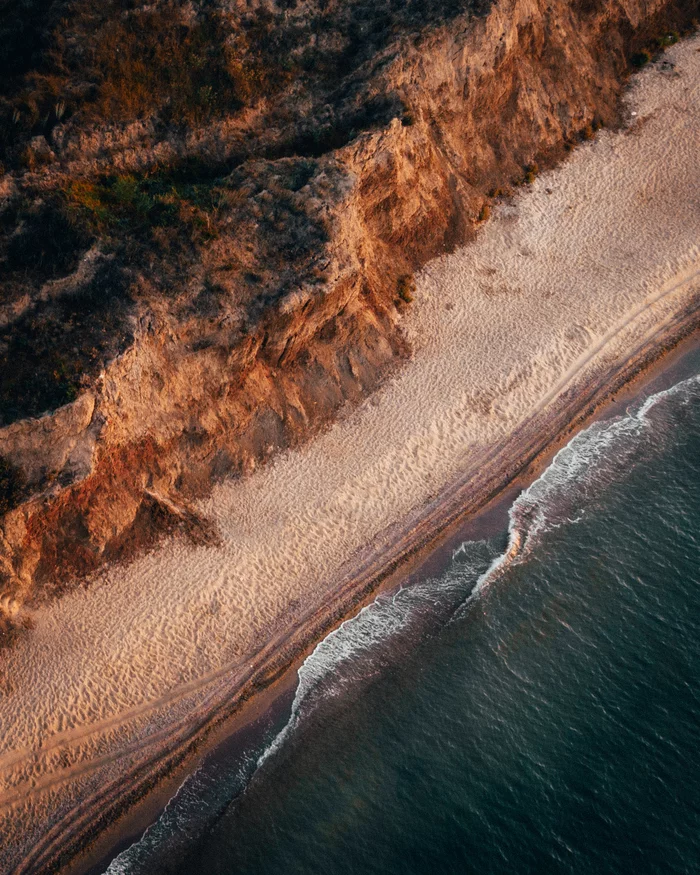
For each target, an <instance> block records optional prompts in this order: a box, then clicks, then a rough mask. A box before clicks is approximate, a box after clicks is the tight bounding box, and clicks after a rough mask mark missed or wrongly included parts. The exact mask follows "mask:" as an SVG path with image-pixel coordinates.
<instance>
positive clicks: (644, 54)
mask: <svg viewBox="0 0 700 875" xmlns="http://www.w3.org/2000/svg"><path fill="white" fill-rule="evenodd" d="M649 61H651V52H650V51H649V50H648V49H642V50H641V51H640V52H635V53H634V54H633V55H632V57H631V58H630V62H631V64H632V66H633V67H637V69H640V68H641V67H644V66H645V65H646V64H648V63H649Z"/></svg>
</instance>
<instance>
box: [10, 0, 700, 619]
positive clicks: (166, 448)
mask: <svg viewBox="0 0 700 875" xmlns="http://www.w3.org/2000/svg"><path fill="white" fill-rule="evenodd" d="M239 5H240V7H241V8H239ZM32 9H33V11H32V12H31V13H27V10H26V9H25V6H24V5H23V6H22V9H21V10H20V9H19V7H18V11H17V12H16V14H15V13H12V11H11V14H8V16H7V17H6V21H5V23H4V24H3V25H2V28H3V30H2V33H3V36H4V37H5V38H4V41H3V48H2V50H1V52H2V54H0V71H2V73H3V77H4V84H3V92H2V95H0V119H2V121H3V125H2V127H3V131H4V133H3V134H2V137H1V139H0V150H1V154H0V160H2V161H3V166H4V171H5V172H4V175H3V176H2V177H0V198H1V200H0V259H2V276H3V297H2V300H1V301H0V424H1V425H2V428H0V512H2V513H3V520H2V531H1V534H0V576H1V581H2V582H1V583H0V620H1V622H0V634H1V633H2V629H3V628H4V626H5V625H6V624H7V622H8V618H10V617H21V616H22V605H23V604H26V603H27V602H28V601H31V600H32V599H39V598H41V597H44V596H46V595H47V594H51V593H53V592H56V591H59V590H60V588H61V586H63V585H65V584H66V583H67V582H68V581H69V580H71V579H72V578H75V577H76V576H81V575H84V574H85V573H87V572H90V571H92V570H94V569H96V568H97V567H98V566H99V565H100V563H102V562H104V561H105V560H110V559H126V558H128V556H129V555H131V554H133V552H134V551H135V550H139V549H144V548H147V547H148V546H150V545H152V544H153V543H154V542H155V539H156V538H157V537H158V534H159V533H163V532H181V533H183V534H184V535H185V536H187V537H192V538H195V539H197V540H200V541H201V540H204V541H208V540H210V539H212V538H215V537H216V533H215V532H213V531H211V528H210V527H209V526H208V524H207V522H206V521H205V520H201V519H199V518H198V517H197V515H196V513H195V512H194V511H193V510H192V509H191V507H192V501H193V499H195V498H196V497H197V496H199V495H202V494H204V493H205V492H206V490H207V489H208V488H209V486H210V484H211V483H212V481H215V480H217V479H220V478H223V477H228V476H240V475H245V474H246V473H248V472H250V471H251V470H253V469H254V468H255V467H256V466H258V465H260V464H262V463H264V462H265V461H266V460H267V459H268V458H269V457H270V456H271V455H272V454H273V453H275V452H276V451H277V450H279V449H281V448H284V447H289V446H292V445H294V444H296V443H298V442H299V441H301V440H304V439H306V438H307V437H308V436H309V435H311V434H313V433H314V432H315V431H317V430H318V429H320V428H322V427H323V426H324V425H326V424H327V423H328V422H330V421H331V420H332V418H333V416H334V415H335V414H336V413H337V411H338V410H339V409H340V408H341V407H343V405H345V404H347V403H353V402H357V401H359V400H360V399H362V398H364V397H366V395H367V394H368V393H369V392H371V391H372V390H373V389H375V388H376V387H377V385H378V384H379V383H380V381H381V380H382V379H383V378H384V377H385V376H386V374H387V373H388V372H389V371H390V370H391V369H392V368H393V367H395V366H397V365H398V364H399V363H400V362H401V360H402V359H403V358H404V357H406V356H407V355H409V354H410V350H409V349H408V347H407V344H406V342H405V340H404V338H403V336H402V332H401V314H402V312H403V310H404V308H405V307H407V306H410V300H411V285H412V284H411V282H410V275H411V273H412V272H413V271H414V270H415V269H417V268H418V267H420V266H421V265H422V264H423V263H425V261H426V260H428V259H429V258H431V257H433V256H435V255H437V254H439V253H441V252H444V251H446V250H449V249H451V248H453V247H454V246H455V245H457V244H460V243H462V242H464V241H466V240H468V239H469V238H470V236H471V235H473V234H474V233H475V232H476V228H477V226H478V224H479V222H481V221H485V220H486V219H487V218H488V215H489V210H488V204H489V201H490V200H492V199H494V198H497V197H500V196H501V195H502V194H507V192H508V191H509V190H510V189H511V188H512V187H513V186H516V185H520V184H527V182H528V181H531V180H532V178H533V177H534V175H535V174H536V173H537V172H538V169H539V168H540V167H544V166H547V165H550V164H552V163H554V162H556V161H557V160H559V159H561V158H562V157H564V156H565V154H566V151H567V149H570V148H573V147H574V145H575V144H576V142H577V141H579V140H580V139H582V138H583V139H587V138H589V137H590V136H592V135H593V133H594V131H595V130H596V129H597V128H598V127H599V126H601V125H614V124H616V123H618V121H619V112H620V110H619V107H620V103H619V98H620V94H621V90H622V88H623V85H624V82H625V79H626V76H627V75H628V73H629V71H630V69H631V68H632V66H633V65H634V64H640V63H643V62H644V61H645V60H646V58H647V57H648V56H650V55H649V53H650V52H652V51H658V50H662V49H663V45H664V43H667V42H670V41H673V40H674V39H675V38H676V36H675V33H676V31H683V30H684V29H685V28H687V27H688V26H689V25H690V20H691V17H692V15H693V14H694V13H695V14H696V4H695V3H694V2H689V0H675V2H670V3H667V2H656V0H627V2H625V3H622V4H618V3H610V2H606V0H581V2H576V3H570V2H564V0H555V2H548V3H539V2H533V0H501V2H496V3H494V4H493V5H491V6H487V5H486V4H481V3H474V4H469V3H462V2H456V0H455V2H450V0H433V2H424V0H423V2H415V3H413V2H409V3H405V2H398V0H385V2H383V3H382V2H378V3H377V2H375V3H372V4H365V3H363V2H361V0H354V2H344V3H341V4H334V3H330V4H316V3H314V2H307V0H300V2H298V3H294V2H291V3H290V2H284V3H282V2H281V0H280V2H279V3H278V4H277V5H271V6H268V5H263V4H260V5H259V6H257V7H255V8H253V9H252V10H251V9H250V8H249V7H246V8H245V9H243V4H236V3H231V2H229V3H221V4H219V5H216V6H206V7H202V8H200V7H199V5H198V4H179V3H175V2H171V3H167V2H162V3H156V4H149V5H148V6H147V7H145V6H144V7H143V8H139V7H137V6H134V5H133V4H130V3H122V2H119V0H112V2H110V3H106V4H103V5H102V6H101V7H100V10H99V11H95V10H93V9H91V8H89V7H88V6H87V4H84V3H83V2H82V0H66V2H59V0H54V2H47V0H36V2H35V3H34V5H33V7H32ZM20 37H21V39H20ZM115 39H119V40H120V44H121V45H122V47H123V48H122V52H121V53H119V55H118V56H116V59H115V56H114V53H111V55H110V53H109V51H108V49H109V47H110V46H111V45H112V44H113V42H114V40H115ZM18 46H20V48H18ZM645 52H646V53H647V54H645ZM144 53H145V54H144Z"/></svg>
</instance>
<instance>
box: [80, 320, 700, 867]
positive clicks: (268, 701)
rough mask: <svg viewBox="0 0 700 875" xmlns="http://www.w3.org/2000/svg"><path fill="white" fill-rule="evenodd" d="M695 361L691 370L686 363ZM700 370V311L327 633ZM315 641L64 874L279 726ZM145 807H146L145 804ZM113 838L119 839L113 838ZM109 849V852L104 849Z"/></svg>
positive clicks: (484, 532) (493, 525) (495, 520)
mask: <svg viewBox="0 0 700 875" xmlns="http://www.w3.org/2000/svg"><path fill="white" fill-rule="evenodd" d="M689 361H690V362H692V365H690V364H689V363H688V362H689ZM698 365H700V313H698V314H697V317H696V324H695V327H694V328H692V329H691V330H690V333H688V334H686V335H685V336H684V337H682V338H680V339H679V340H678V342H677V343H676V344H674V345H673V346H672V347H671V348H670V349H668V350H667V351H664V352H661V354H660V355H659V356H658V357H657V358H656V359H654V360H652V361H651V362H650V363H649V364H643V365H642V366H641V369H640V370H639V371H637V372H636V373H635V374H634V375H633V376H632V377H631V378H630V379H629V380H628V381H627V382H625V383H623V384H622V386H621V387H620V389H619V390H617V391H616V392H613V391H610V392H605V394H604V396H603V397H602V399H601V400H600V402H598V403H597V405H596V409H595V411H594V412H593V413H592V414H591V415H590V416H588V417H586V418H585V419H583V420H581V421H580V422H579V423H578V424H577V425H576V426H575V427H573V428H572V429H571V430H570V431H569V430H565V431H563V432H561V433H560V434H559V435H558V436H557V437H556V438H555V439H554V440H553V441H552V442H551V443H550V444H549V445H548V446H547V447H545V448H544V449H543V450H542V452H541V453H540V454H539V455H538V456H537V457H536V458H535V459H533V460H532V461H531V462H530V463H529V464H528V465H526V467H525V468H524V469H523V471H522V472H520V473H519V474H517V475H516V476H515V478H514V479H513V480H512V481H510V482H509V483H507V484H505V485H504V487H503V489H502V490H501V491H499V492H498V493H497V494H496V495H494V496H493V497H492V498H491V499H490V500H489V501H487V502H486V503H485V504H484V505H482V506H481V507H479V508H478V509H477V510H475V511H474V512H473V513H472V514H469V515H468V516H467V517H466V518H465V519H458V520H457V521H456V522H454V523H453V524H452V525H449V526H448V527H447V528H446V529H445V530H443V531H441V532H438V533H437V534H436V535H435V537H434V539H433V540H432V541H431V542H430V543H428V544H427V545H426V546H425V547H424V548H422V549H421V550H420V551H419V552H418V553H417V554H416V555H415V556H414V557H412V558H409V559H407V560H406V563H405V564H401V566H400V567H399V568H397V570H396V572H395V574H393V575H391V576H390V577H389V578H388V579H387V580H386V581H385V582H384V583H382V584H379V585H378V586H377V588H376V589H374V590H372V592H371V593H370V594H369V596H367V597H366V598H364V599H362V600H361V601H359V602H358V603H357V604H356V605H355V607H353V608H352V609H351V610H350V612H349V613H348V614H347V616H344V617H343V618H342V620H341V621H339V622H337V623H335V624H334V625H333V627H332V628H329V629H328V632H327V633H326V634H329V633H330V632H332V631H333V629H336V628H338V626H339V625H340V623H342V622H344V621H346V620H348V619H351V618H352V617H354V616H356V615H357V613H358V612H359V610H361V608H362V607H363V606H364V605H366V604H370V603H371V602H373V601H374V600H375V599H376V598H377V596H378V595H379V594H380V593H382V592H392V591H393V590H395V589H396V588H397V587H398V586H399V585H404V586H412V585H414V584H415V583H417V582H418V581H420V580H422V579H424V578H426V577H431V576H435V575H436V574H439V573H440V571H441V570H442V569H443V568H444V567H445V566H446V565H447V562H448V557H449V556H451V554H452V551H453V550H454V549H455V547H456V546H458V545H459V544H460V543H462V542H464V541H466V540H476V539H478V538H483V537H488V536H490V535H493V534H496V533H497V532H499V531H500V530H501V529H503V530H505V529H506V528H507V524H508V520H507V516H508V510H509V509H510V507H511V505H512V503H513V501H514V500H515V498H516V497H517V495H518V494H519V493H520V492H522V491H523V490H524V489H526V488H527V487H528V486H529V485H530V484H531V483H533V482H534V481H535V480H536V479H537V478H538V477H539V476H540V475H541V474H542V472H543V471H544V470H545V469H546V468H547V467H548V465H549V464H550V462H551V460H552V459H553V457H554V455H556V453H557V452H558V450H559V449H561V447H562V446H564V445H565V444H567V443H568V442H569V441H570V440H571V439H572V438H573V437H574V436H575V434H578V433H579V432H580V431H582V430H584V429H585V428H588V427H589V426H590V425H591V424H592V423H594V422H597V421H601V420H607V419H610V418H612V417H614V416H615V415H617V414H618V413H621V412H623V411H624V408H625V407H626V406H627V405H629V404H630V403H632V402H634V401H636V400H638V399H640V398H641V397H642V396H643V395H645V394H647V393H646V390H647V389H648V388H649V387H651V390H652V391H651V393H650V394H654V393H655V392H657V391H660V389H662V388H666V387H667V386H671V385H674V384H675V383H677V382H679V381H680V380H682V379H685V378H686V377H687V376H690V375H692V374H693V373H697V372H698ZM320 640H322V639H319V640H318V641H312V642H310V643H309V645H308V646H307V647H306V648H305V649H304V650H303V651H302V652H301V653H299V654H297V655H296V656H295V658H294V660H293V661H292V662H291V663H290V665H289V666H288V667H287V668H286V669H285V670H284V672H283V674H282V676H281V677H279V678H278V679H277V680H275V681H273V682H272V683H271V684H270V685H269V686H268V687H266V688H264V689H262V690H260V691H259V692H256V693H255V694H254V695H253V696H252V697H251V698H250V699H249V700H248V701H247V702H245V703H244V704H243V705H241V706H240V708H239V709H237V710H236V711H235V712H234V713H233V714H232V715H230V716H229V717H227V718H224V720H223V723H222V724H221V725H220V726H219V727H214V728H212V730H211V734H212V737H211V738H207V739H206V740H205V741H204V743H203V745H202V748H203V750H200V751H197V752H196V753H193V754H192V758H191V761H190V760H188V761H186V762H185V763H183V765H182V766H180V767H175V769H174V771H173V773H172V774H170V775H168V776H167V777H166V778H164V780H163V785H162V786H159V787H158V788H156V789H155V790H154V791H153V795H148V796H147V797H146V798H144V799H143V800H141V801H140V802H137V803H135V805H134V807H133V808H132V809H130V810H127V811H126V812H125V814H124V818H125V819H126V820H127V821H129V820H130V821H131V824H130V825H125V824H124V823H121V822H118V823H116V824H115V825H114V827H113V828H112V829H110V830H108V832H107V833H106V834H102V835H101V836H100V838H99V839H98V840H97V842H96V845H97V847H93V848H91V849H88V850H86V851H85V853H84V855H82V856H79V857H78V858H77V859H75V860H74V861H73V863H71V864H69V866H68V867H67V868H66V869H65V875H102V873H103V872H105V870H106V869H107V867H108V866H109V864H110V863H111V862H112V861H113V860H114V859H115V858H116V857H117V856H118V855H119V854H120V853H121V852H122V851H124V850H126V849H127V848H129V847H131V846H132V845H133V844H134V842H136V841H138V840H139V838H140V837H141V836H142V835H143V833H144V831H145V830H146V829H147V828H148V827H149V826H150V825H152V824H154V823H155V822H156V820H157V819H158V818H159V817H160V816H161V815H162V813H163V811H164V810H165V807H166V805H167V804H168V802H169V801H170V799H171V798H172V797H173V796H174V795H175V793H177V791H178V790H179V788H180V787H181V786H182V783H183V781H185V780H186V779H187V778H188V777H189V776H191V775H192V774H193V773H194V771H195V770H196V769H197V768H198V767H199V765H200V764H202V763H205V762H209V761H212V760H213V761H217V760H219V759H222V758H226V757H227V756H229V755H230V754H231V752H232V751H233V752H236V751H242V750H244V749H245V747H246V740H247V739H249V738H250V737H253V738H258V737H260V735H261V734H262V732H263V725H262V724H263V723H267V724H268V725H269V724H270V723H273V722H274V719H275V718H279V716H280V715H282V714H283V713H284V712H285V711H286V710H287V709H288V707H290V706H291V701H292V699H293V696H294V692H295V689H296V685H297V681H298V678H297V672H298V670H299V667H300V666H301V664H302V663H303V662H304V660H305V659H306V658H307V656H308V655H309V654H310V653H311V652H312V651H313V650H314V648H315V647H316V646H317V645H318V643H319V641H320ZM142 805H143V807H144V810H143V811H141V810H140V807H141V806H142ZM110 833H111V834H113V835H112V836H111V838H110ZM104 845H107V846H108V848H109V849H108V850H107V851H105V852H104V853H103V852H102V850H100V849H99V847H100V846H104Z"/></svg>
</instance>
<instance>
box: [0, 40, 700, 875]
mask: <svg viewBox="0 0 700 875" xmlns="http://www.w3.org/2000/svg"><path fill="white" fill-rule="evenodd" d="M627 105H628V110H629V124H628V126H627V127H626V129H624V130H622V131H619V132H607V131H603V132H601V133H600V134H599V135H598V136H597V138H596V139H595V141H592V142H588V143H585V144H583V145H582V146H580V147H579V148H578V149H577V150H576V151H575V152H574V153H572V155H571V157H570V158H569V159H568V161H567V162H566V163H565V165H563V166H561V167H559V168H557V169H556V170H554V171H552V172H549V173H547V174H544V175H542V176H540V177H538V178H537V179H536V180H535V182H534V184H532V185H531V186H527V187H525V188H523V189H522V190H521V191H520V192H519V193H518V195H517V196H516V197H515V198H514V199H513V200H512V201H509V202H503V203H501V204H499V205H497V206H496V207H495V208H494V210H493V218H492V219H491V220H490V221H488V222H487V223H485V224H484V226H483V228H482V229H481V230H480V233H479V236H478V239H477V241H476V242H475V243H474V244H472V245H470V246H468V247H465V248H463V249H461V250H459V251H457V252H455V253H453V254H451V255H449V256H445V257H443V258H441V259H439V260H437V261H434V262H432V263H431V264H429V265H428V266H427V268H426V269H425V270H424V271H423V272H422V273H421V274H420V275H419V276H418V278H417V293H416V300H415V302H414V304H413V305H412V308H411V311H410V314H409V316H408V317H407V320H406V332H407V334H408V339H409V341H410V343H411V345H412V348H413V350H414V352H413V356H412V359H411V361H410V362H409V363H408V364H407V365H406V367H405V368H404V369H403V370H402V371H401V372H400V373H398V374H397V375H396V376H395V377H394V378H393V379H392V380H391V381H390V382H388V383H387V384H386V385H384V387H383V388H382V389H381V390H380V391H379V392H378V393H377V394H376V395H374V396H373V397H371V398H370V399H369V400H368V401H366V402H365V403H364V404H363V405H362V406H361V407H359V408H357V409H355V410H353V411H352V412H349V413H348V414H347V416H346V417H345V418H343V419H342V421H340V422H338V423H337V424H336V425H335V426H333V427H332V428H331V429H330V430H329V431H328V432H326V433H325V434H323V435H322V436H320V437H319V438H317V439H315V440H314V441H313V442H312V443H310V444H309V445H307V446H306V447H304V448H302V449H300V450H294V451H291V452H288V453H286V454H284V455H282V456H280V457H278V458H277V459H276V460H275V461H274V462H273V463H271V464H270V465H268V466H267V467H266V468H265V469H264V470H261V471H259V472H257V473H255V474H254V475H252V476H250V477H248V478H247V479H244V480H240V481H235V482H227V483H224V484H222V485H220V486H217V487H216V489H215V490H214V492H213V493H212V495H211V496H210V498H209V499H208V500H207V501H206V502H203V503H202V504H201V507H200V510H201V511H202V513H203V514H204V515H206V516H207V517H209V518H210V519H212V520H214V521H215V523H216V525H217V526H218V528H219V531H220V533H221V543H220V544H219V545H217V546H202V547H197V548H195V547H193V546H191V545H189V544H187V543H185V542H184V541H182V540H174V541H171V542H169V543H167V544H164V545H163V546H162V547H160V548H158V549H157V550H155V551H153V552H152V553H150V554H148V555H146V556H144V557H142V558H140V559H138V560H137V561H135V562H133V563H132V564H131V565H129V566H128V567H126V568H125V567H115V568H113V569H111V570H109V571H107V572H106V573H104V574H102V575H101V576H100V577H99V578H97V579H95V580H93V581H91V582H90V584H89V586H86V587H84V588H81V589H79V590H76V591H75V592H72V593H71V594H69V595H67V596H65V597H64V598H63V599H61V600H60V601H58V602H56V603H54V604H51V605H48V606H46V607H44V608H42V609H40V610H39V611H38V612H37V615H36V626H35V628H34V629H33V630H32V632H31V633H30V634H28V635H27V636H25V637H24V638H22V639H21V640H20V642H19V643H18V645H17V646H16V647H14V648H13V649H12V650H10V651H8V652H7V653H6V654H3V664H2V667H1V668H0V834H2V836H3V842H2V845H1V846H0V871H3V872H5V871H7V872H34V871H42V870H43V868H44V867H46V865H47V864H48V863H49V861H51V860H54V859H55V858H56V857H57V856H58V855H59V854H60V853H61V852H63V851H64V850H65V849H66V848H70V847H71V842H75V843H76V846H77V845H80V844H81V843H84V841H85V838H86V837H87V836H89V835H90V834H91V831H94V829H95V827H96V826H97V825H99V823H100V819H101V818H108V817H111V816H112V812H113V811H114V810H115V808H116V806H122V807H123V805H124V804H125V803H126V802H127V801H128V799H129V798H130V796H133V795H136V794H139V793H142V792H143V791H144V788H145V787H146V786H148V785H150V784H151V783H152V781H153V780H154V777H155V776H156V775H157V774H159V773H161V772H162V771H164V770H166V769H167V768H169V767H170V766H171V765H172V764H173V763H174V762H175V761H177V760H179V759H180V758H181V757H182V756H183V754H184V753H185V752H186V751H187V749H188V746H189V745H191V744H192V743H193V741H195V740H198V739H199V738H201V735H202V733H203V732H205V731H206V729H207V727H208V726H209V725H210V724H211V723H212V721H213V720H215V719H220V718H223V717H225V716H227V715H228V714H230V713H231V712H232V711H233V710H234V709H235V708H236V707H237V706H238V705H239V704H240V701H241V698H242V697H243V696H247V695H249V694H250V692H251V691H252V690H254V689H255V688H256V687H260V686H261V685H263V684H264V683H266V682H268V681H269V680H270V679H271V678H273V677H275V676H276V675H277V674H278V673H279V672H280V671H282V670H283V669H284V668H286V667H287V666H288V665H289V663H290V662H291V661H292V659H293V658H294V657H295V655H297V654H298V653H299V652H300V651H303V650H304V648H306V647H308V645H309V644H310V643H311V642H313V641H314V640H316V639H317V638H318V636H319V635H321V634H323V632H324V631H325V630H326V629H328V628H329V627H330V626H331V625H333V624H334V623H336V622H337V621H338V620H339V618H340V617H342V616H343V615H344V614H346V613H347V612H348V611H350V610H352V608H353V606H354V605H356V604H357V603H358V602H359V601H360V600H361V599H362V598H363V597H365V596H366V594H367V593H368V592H370V591H371V590H372V588H373V587H375V586H376V585H377V583H378V582H379V581H380V580H381V578H382V576H384V575H386V574H387V573H388V572H390V571H391V570H393V569H395V568H396V567H397V566H398V565H399V563H400V562H401V561H402V560H403V559H404V558H405V557H407V556H409V555H411V554H412V553H413V552H415V551H416V550H417V549H420V548H421V547H423V546H425V545H426V544H428V543H430V541H431V539H432V538H434V537H435V536H436V535H437V534H438V533H439V532H440V531H441V530H442V529H444V527H445V526H446V525H448V524H449V523H450V522H452V521H454V520H455V519H457V518H459V517H460V516H463V515H465V514H467V513H469V512H471V511H473V510H476V509H477V508H478V507H479V506H480V505H482V504H483V503H484V502H485V501H486V500H488V499H489V498H490V497H492V496H493V495H494V494H495V493H497V492H498V490H499V489H500V488H502V487H503V486H504V485H505V484H507V483H508V482H509V481H510V480H511V479H512V477H513V476H515V475H516V474H517V473H518V472H519V471H520V470H521V469H522V468H523V466H524V465H526V464H528V463H529V462H530V461H531V460H532V459H534V458H535V457H536V456H537V455H538V454H539V453H541V452H542V451H544V450H545V449H546V448H547V447H548V446H549V445H550V444H551V443H552V441H554V440H555V439H556V438H557V437H558V436H559V435H561V434H562V433H563V432H565V431H566V430H567V429H569V428H570V427H571V426H572V424H573V423H577V422H580V421H582V420H583V419H585V417H586V416H587V415H588V414H589V413H590V411H591V409H592V408H593V407H594V406H595V404H597V403H599V402H600V400H601V399H602V398H603V397H604V396H605V395H606V394H607V393H609V392H610V391H613V390H614V389H616V388H618V387H619V386H620V385H621V384H623V383H624V382H625V381H626V380H628V379H629V378H631V377H632V376H633V375H634V374H635V373H637V372H638V371H639V369H640V368H641V367H642V366H643V365H644V364H646V363H647V362H648V361H650V360H652V359H654V358H655V357H657V356H658V355H659V353H660V352H661V351H663V350H664V349H666V348H668V347H669V346H672V345H673V344H674V343H675V342H677V340H678V339H680V337H682V336H683V335H684V334H687V332H688V331H689V330H692V328H694V327H695V325H696V324H697V322H698V321H699V320H700V306H699V305H700V153H699V151H698V148H697V147H698V143H700V39H699V38H697V37H696V38H693V39H690V40H687V41H685V42H683V43H681V44H678V45H676V46H674V47H673V48H672V49H670V50H669V51H668V52H666V53H665V55H664V57H663V59H662V60H661V61H659V62H657V63H655V64H653V65H651V66H650V67H649V68H647V69H645V70H644V71H642V72H641V73H640V74H639V75H637V76H636V77H635V78H634V80H633V82H632V85H631V88H630V91H629V94H628V98H627Z"/></svg>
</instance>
